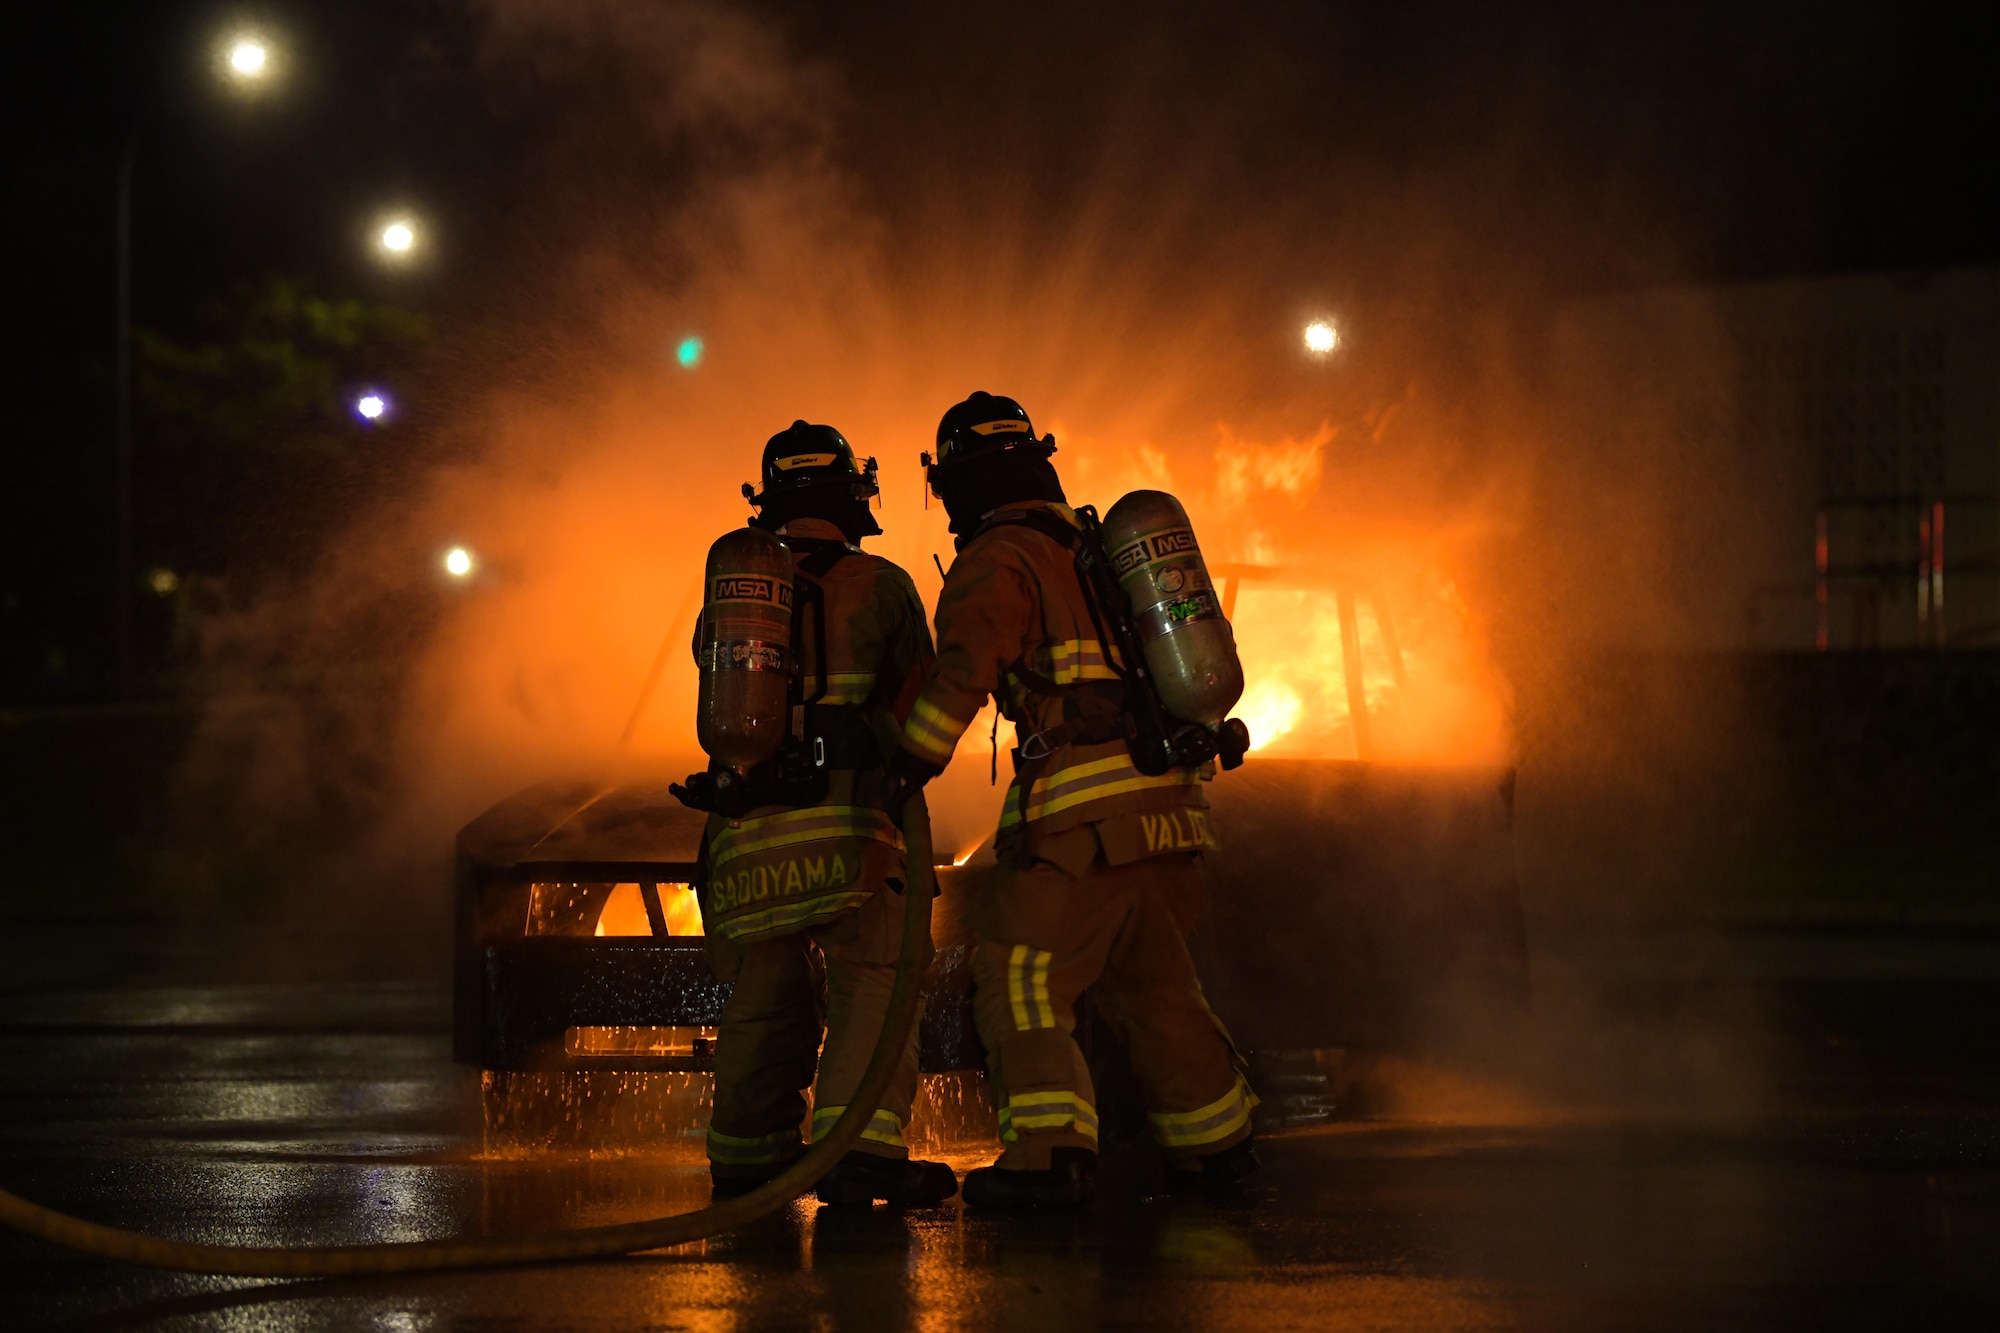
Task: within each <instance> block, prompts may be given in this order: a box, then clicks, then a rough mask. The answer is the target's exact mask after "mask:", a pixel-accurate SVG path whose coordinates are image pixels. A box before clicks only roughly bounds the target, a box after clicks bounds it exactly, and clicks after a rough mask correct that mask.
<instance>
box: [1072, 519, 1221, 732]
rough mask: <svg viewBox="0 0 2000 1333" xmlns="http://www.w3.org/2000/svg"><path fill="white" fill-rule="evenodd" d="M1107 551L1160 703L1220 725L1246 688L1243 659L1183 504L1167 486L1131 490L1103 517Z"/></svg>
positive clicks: (1183, 714) (1188, 718)
mask: <svg viewBox="0 0 2000 1333" xmlns="http://www.w3.org/2000/svg"><path fill="white" fill-rule="evenodd" d="M1104 550H1105V554H1106V555H1107V556H1108V557H1109V558H1110V561H1111V571H1112V573H1113V574H1114V575H1116V576H1117V579H1118V586H1119V587H1121V588H1123V589H1124V590H1125V595H1126V596H1127V597H1129V598H1131V600H1132V624H1133V627H1134V628H1135V629H1136V630H1137V631H1138V635H1139V644H1140V648H1141V651H1143V652H1144V653H1145V655H1146V670H1147V671H1148V672H1149V673H1150V674H1151V675H1152V677H1153V686H1154V689H1155V690H1157V691H1158V693H1159V696H1160V703H1161V704H1162V705H1163V706H1164V707H1165V708H1166V710H1167V711H1168V712H1169V713H1172V714H1173V715H1174V716H1175V717H1178V718H1183V719H1185V720H1186V721H1189V722H1199V723H1201V724H1202V725H1204V726H1210V727H1213V726H1216V725H1218V724H1220V723H1221V722H1222V720H1223V719H1224V718H1226V717H1228V716H1229V710H1230V709H1231V708H1232V707H1234V706H1235V703H1236V701H1237V700H1238V699H1239V698H1241V697H1242V695H1243V664H1242V662H1241V661H1239V660H1238V659H1237V656H1236V634H1235V632H1234V631H1233V630H1231V629H1230V628H1229V621H1228V619H1227V618H1226V617H1224V616H1223V614H1222V603H1221V601H1220V600H1219V599H1218V598H1217V597H1216V595H1215V585H1214V584H1212V583H1211V582H1210V581H1209V577H1208V567H1207V566H1206V565H1204V564H1203V563H1202V559H1201V548H1200V547H1199V546H1197V545H1196V544H1195V540H1194V527H1193V525H1192V524H1190V523H1189V522H1188V516H1187V511H1186V510H1185V509H1183V508H1181V502H1180V501H1179V500H1176V499H1175V498H1174V497H1173V496H1171V495H1168V494H1167V493H1166V492H1165V491H1133V492H1132V493H1131V494H1130V495H1127V496H1126V497H1125V498H1124V499H1122V500H1120V501H1119V502H1118V503H1117V504H1115V505H1113V506H1111V512H1110V513H1108V514H1106V515H1105V516H1104Z"/></svg>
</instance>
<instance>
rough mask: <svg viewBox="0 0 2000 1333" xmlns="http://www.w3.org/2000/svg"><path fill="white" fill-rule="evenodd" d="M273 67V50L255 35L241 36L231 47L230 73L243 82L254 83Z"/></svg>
mask: <svg viewBox="0 0 2000 1333" xmlns="http://www.w3.org/2000/svg"><path fill="white" fill-rule="evenodd" d="M270 68H271V51H270V48H269V47H267V46H265V45H264V44H263V43H262V42H260V41H258V40H257V39H256V38H254V37H240V38H238V39H237V40H236V41H235V42H233V43H232V44H231V45H230V47H229V73H230V75H231V76H232V77H234V78H235V79H237V80H238V81H239V82H243V83H254V82H256V81H257V80H259V79H261V78H263V77H264V75H265V74H266V73H267V72H268V71H269V70H270Z"/></svg>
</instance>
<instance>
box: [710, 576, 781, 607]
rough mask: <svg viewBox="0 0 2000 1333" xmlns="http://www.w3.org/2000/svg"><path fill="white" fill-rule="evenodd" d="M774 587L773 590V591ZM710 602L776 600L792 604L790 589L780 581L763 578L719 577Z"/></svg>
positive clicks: (778, 602)
mask: <svg viewBox="0 0 2000 1333" xmlns="http://www.w3.org/2000/svg"><path fill="white" fill-rule="evenodd" d="M774 589H775V592H774V591H773V590H774ZM709 600H710V601H711V602H776V603H777V604H778V605H779V606H790V605H791V604H792V590H791V588H789V587H788V586H786V585H785V584H782V583H776V584H774V583H773V582H772V580H770V579H763V578H721V579H717V580H716V581H715V590H714V592H713V593H711V594H710V595H709Z"/></svg>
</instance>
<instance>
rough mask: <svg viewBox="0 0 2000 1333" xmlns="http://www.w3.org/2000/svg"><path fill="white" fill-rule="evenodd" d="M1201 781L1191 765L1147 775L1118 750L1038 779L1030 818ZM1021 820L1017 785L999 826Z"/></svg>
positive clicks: (1030, 796)
mask: <svg viewBox="0 0 2000 1333" xmlns="http://www.w3.org/2000/svg"><path fill="white" fill-rule="evenodd" d="M1199 781H1201V777H1200V774H1198V773H1197V772H1196V771H1195V770H1193V769H1188V768H1175V769H1169V770H1168V771H1167V772H1165V773H1162V774H1160V775H1159V776H1158V777H1147V776H1146V775H1145V774H1144V773H1141V772H1140V771H1139V770H1138V769H1137V768H1135V767H1133V765H1132V757H1131V756H1130V755H1129V754H1115V755H1112V756H1111V757H1110V758H1108V759H1093V760H1091V761H1090V762H1089V763H1084V764H1072V765H1070V766H1069V767H1068V768H1059V769H1057V770H1056V771H1055V772H1053V773H1050V774H1048V775H1046V776H1044V777H1042V778H1039V779H1037V780H1036V782H1035V785H1034V786H1033V787H1032V788H1030V789H1029V791H1028V818H1029V819H1031V820H1032V819H1041V818H1043V817H1045V816H1048V815H1053V814H1057V813H1059V812H1061V811H1064V810H1071V809H1074V808H1075V807H1077V806H1079V805H1084V804H1087V803H1088V802H1091V801H1102V800H1106V799H1108V798H1110V797H1113V796H1123V795H1125V794H1126V793H1127V792H1134V791H1150V790H1153V789H1155V788H1161V787H1186V786H1191V785H1192V784H1194V783H1196V782H1199ZM1020 822H1021V800H1020V797H1019V796H1018V795H1017V794H1016V789H1015V788H1011V787H1010V788H1009V789H1008V794H1007V803H1006V805H1005V806H1003V807H1002V808H1001V811H1000V827H1001V828H1003V829H1004V828H1009V827H1011V826H1013V825H1015V824H1018V823H1020Z"/></svg>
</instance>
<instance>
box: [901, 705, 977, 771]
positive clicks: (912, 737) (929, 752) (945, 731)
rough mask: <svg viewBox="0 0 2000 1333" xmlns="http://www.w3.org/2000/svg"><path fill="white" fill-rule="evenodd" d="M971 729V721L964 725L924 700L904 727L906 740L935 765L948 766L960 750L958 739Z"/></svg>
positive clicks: (913, 709)
mask: <svg viewBox="0 0 2000 1333" xmlns="http://www.w3.org/2000/svg"><path fill="white" fill-rule="evenodd" d="M971 725H972V719H971V718H969V717H968V718H966V719H965V720H964V721H960V720H959V719H957V718H955V717H953V716H952V715H951V714H949V713H947V712H945V711H944V710H943V709H942V708H939V707H938V706H937V705H936V704H934V703H932V702H931V701H930V700H928V699H921V698H920V699H918V700H917V702H916V704H915V706H913V707H912V708H911V709H910V717H909V720H908V721H907V722H905V723H904V724H903V740H904V742H905V743H906V744H908V745H909V746H910V748H911V749H913V750H915V751H917V753H919V754H921V755H923V756H925V757H926V758H928V759H930V760H931V761H932V762H934V763H937V764H948V763H950V762H951V756H952V754H953V752H955V751H956V750H957V749H958V738H959V737H960V736H963V735H964V734H965V729H966V728H967V727H969V726H971Z"/></svg>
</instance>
